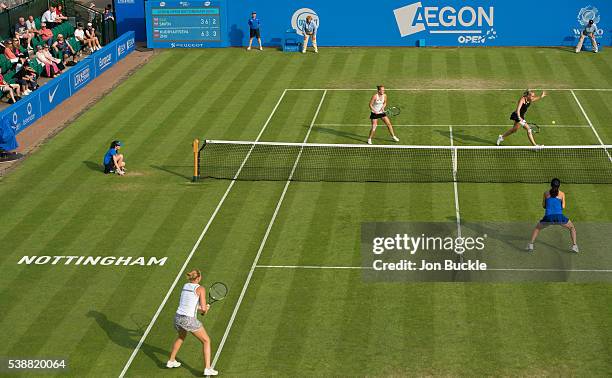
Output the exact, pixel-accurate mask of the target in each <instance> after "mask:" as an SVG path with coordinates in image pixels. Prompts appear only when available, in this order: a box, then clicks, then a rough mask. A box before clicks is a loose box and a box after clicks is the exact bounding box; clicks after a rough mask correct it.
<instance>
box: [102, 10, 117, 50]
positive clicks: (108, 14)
mask: <svg viewBox="0 0 612 378" xmlns="http://www.w3.org/2000/svg"><path fill="white" fill-rule="evenodd" d="M102 17H103V19H104V43H108V42H110V41H112V40H113V39H115V35H114V33H113V30H114V26H115V25H114V22H115V16H113V11H112V6H111V5H110V4H108V5H107V6H106V8H104V14H103V15H102Z"/></svg>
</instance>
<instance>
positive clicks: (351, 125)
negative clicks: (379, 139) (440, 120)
mask: <svg viewBox="0 0 612 378" xmlns="http://www.w3.org/2000/svg"><path fill="white" fill-rule="evenodd" d="M315 126H321V127H372V125H369V124H367V123H315ZM540 126H544V127H546V128H556V127H560V128H575V129H588V128H590V127H591V126H589V125H547V124H541V125H540ZM393 127H441V128H447V127H456V128H463V127H494V128H503V127H508V124H507V123H505V124H503V125H502V124H500V125H440V124H437V125H434V124H431V125H407V124H399V125H396V124H393Z"/></svg>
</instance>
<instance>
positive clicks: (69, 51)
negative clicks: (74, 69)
mask: <svg viewBox="0 0 612 378" xmlns="http://www.w3.org/2000/svg"><path fill="white" fill-rule="evenodd" d="M53 49H54V50H55V53H56V55H58V54H59V53H60V51H61V52H62V53H63V54H64V56H63V59H64V60H63V64H64V66H66V63H67V61H68V58H69V57H72V62H73V63H76V62H77V56H76V51H74V48H73V47H72V46H70V43H68V41H66V40H65V39H64V36H63V35H62V34H58V35H57V41H55V43H53Z"/></svg>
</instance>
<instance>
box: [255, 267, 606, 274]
mask: <svg viewBox="0 0 612 378" xmlns="http://www.w3.org/2000/svg"><path fill="white" fill-rule="evenodd" d="M255 267H256V268H258V269H337V270H341V269H344V270H371V269H374V268H372V267H369V266H368V267H363V266H323V265H257V266H255ZM486 271H495V272H568V273H571V272H576V273H612V269H546V268H542V269H540V268H487V269H486V270H483V271H482V272H486Z"/></svg>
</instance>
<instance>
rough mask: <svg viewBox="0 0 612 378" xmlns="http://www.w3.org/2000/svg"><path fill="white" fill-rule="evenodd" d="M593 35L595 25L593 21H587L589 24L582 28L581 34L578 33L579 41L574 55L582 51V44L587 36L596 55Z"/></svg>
mask: <svg viewBox="0 0 612 378" xmlns="http://www.w3.org/2000/svg"><path fill="white" fill-rule="evenodd" d="M595 33H597V25H595V22H594V21H593V20H589V23H588V24H587V25H586V26H585V27H584V30H583V31H582V33H580V39H579V40H578V45H576V53H579V52H580V50H582V43H583V42H584V39H585V38H586V37H587V36H588V37H589V38H590V39H591V43H593V52H594V53H596V52H598V51H599V49H598V47H597V41H596V40H595Z"/></svg>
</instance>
